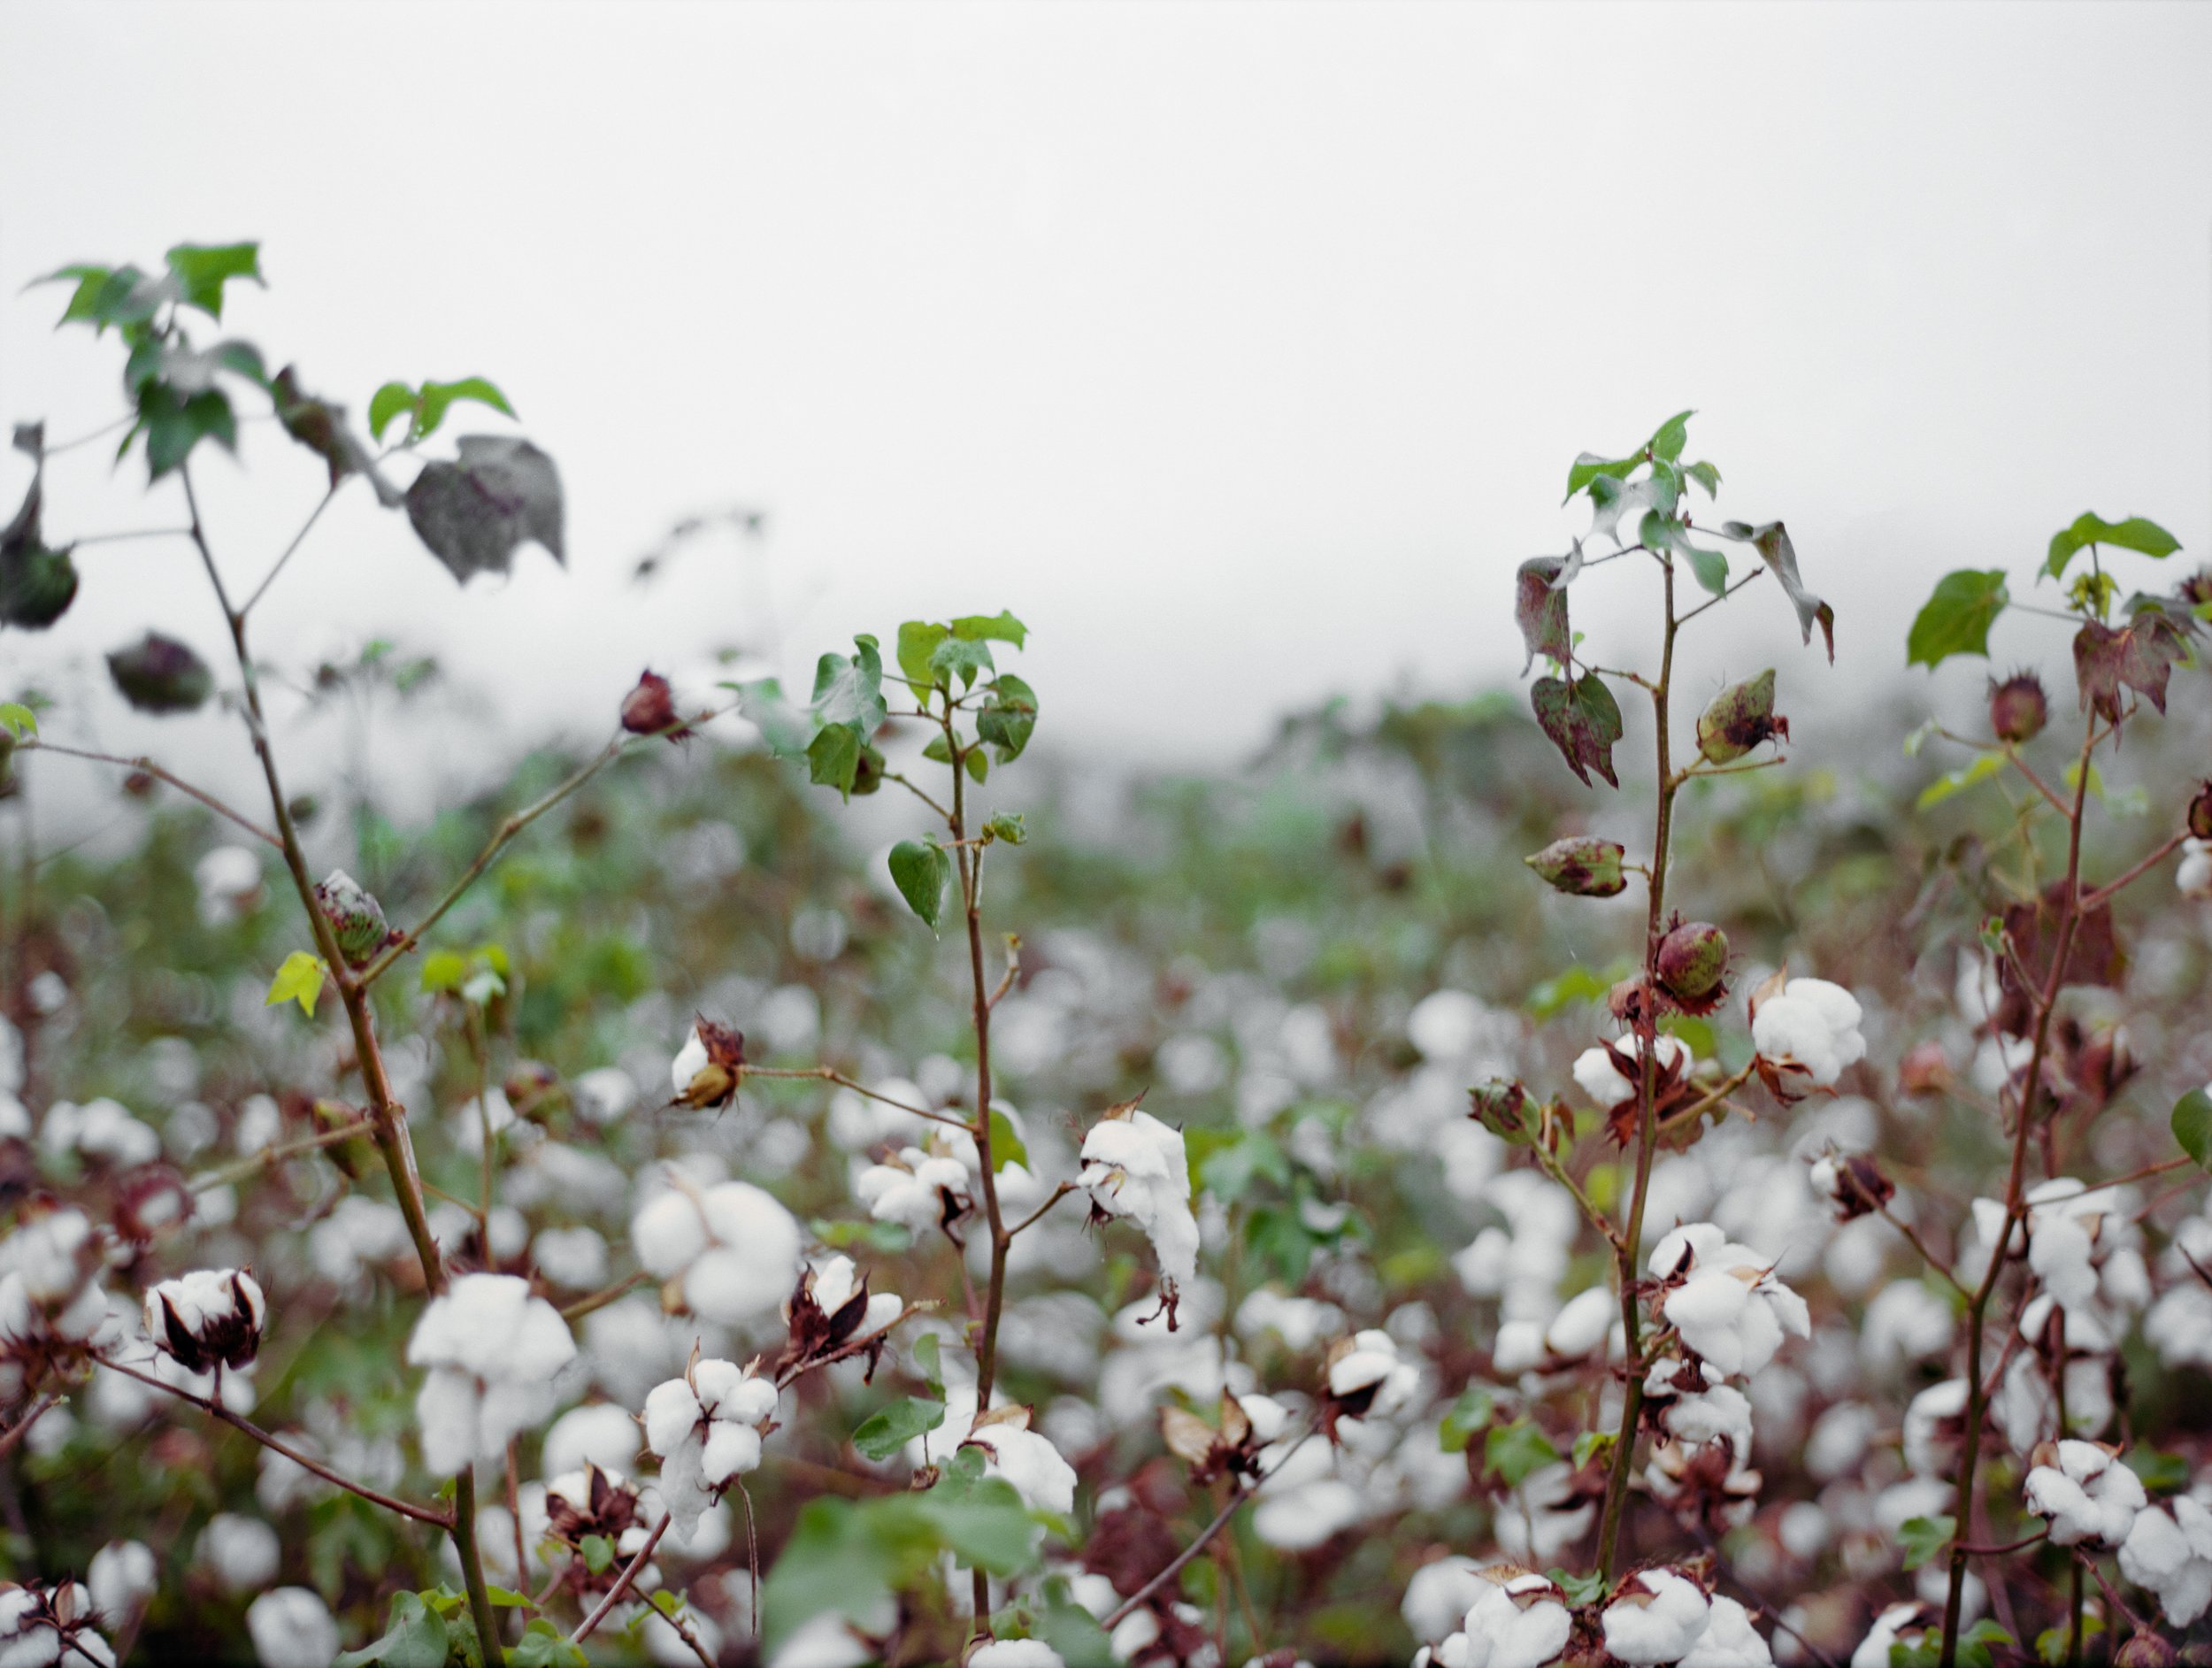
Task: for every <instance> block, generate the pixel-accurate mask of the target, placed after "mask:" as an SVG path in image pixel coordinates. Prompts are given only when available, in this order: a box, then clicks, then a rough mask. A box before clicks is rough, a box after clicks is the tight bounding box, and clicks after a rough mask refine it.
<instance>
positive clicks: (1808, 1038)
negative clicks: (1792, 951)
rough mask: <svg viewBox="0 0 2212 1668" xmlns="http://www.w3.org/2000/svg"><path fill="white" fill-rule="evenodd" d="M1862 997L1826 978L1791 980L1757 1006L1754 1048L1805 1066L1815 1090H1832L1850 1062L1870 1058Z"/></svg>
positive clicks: (1779, 1058) (1778, 1058)
mask: <svg viewBox="0 0 2212 1668" xmlns="http://www.w3.org/2000/svg"><path fill="white" fill-rule="evenodd" d="M1862 1018H1864V1013H1863V1010H1862V1009H1861V1008H1860V1006H1859V1002H1858V998H1857V997H1855V996H1854V995H1852V994H1851V993H1850V992H1849V991H1847V990H1846V989H1845V988H1843V987H1842V986H1841V985H1832V984H1830V983H1829V982H1828V981H1827V980H1824V979H1793V980H1790V981H1789V982H1788V983H1787V984H1786V985H1784V986H1783V987H1782V988H1781V990H1780V991H1779V992H1778V993H1777V994H1776V995H1771V996H1769V997H1768V998H1767V999H1766V1000H1765V1001H1764V1002H1763V1003H1760V1004H1759V1011H1758V1013H1757V1015H1756V1016H1755V1018H1753V1019H1752V1022H1751V1042H1752V1046H1753V1047H1755V1049H1758V1051H1759V1053H1760V1054H1761V1056H1762V1057H1764V1058H1766V1059H1769V1060H1772V1061H1775V1062H1777V1063H1778V1064H1779V1063H1790V1064H1794V1065H1799V1066H1801V1067H1802V1068H1803V1069H1804V1071H1805V1072H1806V1073H1807V1074H1808V1075H1809V1076H1810V1077H1811V1079H1812V1081H1813V1087H1814V1088H1834V1087H1835V1085H1836V1080H1837V1079H1838V1078H1839V1077H1841V1076H1842V1075H1843V1072H1844V1069H1845V1068H1846V1067H1847V1066H1850V1065H1856V1064H1857V1063H1858V1062H1859V1061H1861V1060H1863V1059H1864V1058H1865V1057H1866V1039H1865V1038H1864V1037H1863V1036H1862V1035H1861V1034H1859V1023H1860V1021H1861V1019H1862Z"/></svg>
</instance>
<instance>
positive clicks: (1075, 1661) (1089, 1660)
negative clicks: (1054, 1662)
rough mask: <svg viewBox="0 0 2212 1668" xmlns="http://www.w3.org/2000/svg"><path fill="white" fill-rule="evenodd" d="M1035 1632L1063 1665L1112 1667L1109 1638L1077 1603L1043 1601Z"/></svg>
mask: <svg viewBox="0 0 2212 1668" xmlns="http://www.w3.org/2000/svg"><path fill="white" fill-rule="evenodd" d="M1036 1633H1037V1637H1038V1638H1040V1639H1041V1640H1043V1641H1045V1643H1046V1644H1048V1645H1049V1646H1051V1647H1052V1649H1054V1650H1056V1651H1057V1652H1058V1653H1059V1656H1060V1660H1061V1661H1062V1662H1063V1663H1064V1664H1067V1668H1114V1664H1115V1661H1116V1660H1117V1659H1116V1657H1115V1656H1114V1642H1113V1640H1112V1638H1111V1637H1110V1635H1109V1634H1108V1633H1107V1632H1106V1630H1105V1629H1104V1628H1103V1627H1101V1626H1099V1625H1098V1618H1096V1617H1095V1616H1094V1615H1092V1614H1091V1613H1090V1611H1088V1610H1085V1609H1084V1608H1083V1607H1082V1606H1081V1605H1080V1604H1071V1603H1065V1602H1061V1603H1052V1604H1048V1605H1047V1607H1046V1609H1045V1613H1044V1614H1043V1615H1042V1616H1041V1617H1040V1618H1038V1620H1037V1627H1036Z"/></svg>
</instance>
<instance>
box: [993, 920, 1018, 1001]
mask: <svg viewBox="0 0 2212 1668" xmlns="http://www.w3.org/2000/svg"><path fill="white" fill-rule="evenodd" d="M1021 973H1022V935H1021V934H1019V933H1009V934H1006V971H1005V972H1003V973H1002V974H1001V975H1000V977H999V981H998V988H996V989H995V990H994V991H992V992H991V1000H990V1003H989V1005H990V1006H991V1007H994V1008H995V1007H997V1006H998V1005H999V1003H1000V1002H1001V1001H1002V999H1003V998H1004V996H1005V995H1006V993H1007V992H1008V991H1010V990H1011V989H1012V988H1014V981H1015V980H1018V979H1019V978H1020V977H1021Z"/></svg>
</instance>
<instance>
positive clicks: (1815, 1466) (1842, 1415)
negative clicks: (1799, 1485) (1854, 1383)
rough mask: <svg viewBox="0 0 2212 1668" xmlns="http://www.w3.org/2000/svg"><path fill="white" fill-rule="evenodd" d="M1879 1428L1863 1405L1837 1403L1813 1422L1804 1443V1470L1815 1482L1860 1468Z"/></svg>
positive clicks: (1824, 1480)
mask: <svg viewBox="0 0 2212 1668" xmlns="http://www.w3.org/2000/svg"><path fill="white" fill-rule="evenodd" d="M1879 1427H1880V1421H1879V1420H1878V1418H1876V1417H1875V1414H1874V1410H1873V1409H1871V1408H1870V1407H1868V1406H1867V1405H1866V1404H1865V1403H1863V1402H1839V1403H1837V1404H1836V1405H1835V1406H1833V1407H1832V1408H1830V1409H1828V1410H1826V1411H1825V1412H1824V1413H1823V1414H1822V1415H1821V1416H1820V1417H1819V1418H1817V1419H1816V1420H1814V1421H1813V1428H1812V1433H1811V1434H1810V1435H1809V1436H1808V1437H1807V1438H1806V1440H1805V1449H1804V1454H1803V1459H1804V1462H1805V1470H1806V1472H1807V1473H1808V1474H1809V1475H1810V1476H1811V1477H1812V1479H1813V1480H1814V1481H1816V1482H1832V1481H1833V1480H1835V1479H1837V1478H1839V1477H1842V1476H1847V1475H1848V1474H1850V1473H1851V1472H1855V1471H1857V1470H1858V1468H1859V1461H1860V1460H1861V1459H1862V1458H1863V1457H1865V1454H1866V1450H1867V1449H1869V1448H1870V1447H1871V1446H1872V1445H1873V1442H1874V1433H1875V1432H1876V1431H1877V1430H1878V1428H1879Z"/></svg>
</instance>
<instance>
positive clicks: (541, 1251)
mask: <svg viewBox="0 0 2212 1668" xmlns="http://www.w3.org/2000/svg"><path fill="white" fill-rule="evenodd" d="M530 1260H531V1262H532V1263H533V1264H534V1265H535V1266H536V1268H537V1271H538V1272H539V1273H541V1274H542V1275H544V1276H545V1278H546V1279H547V1280H550V1281H551V1282H552V1283H553V1284H554V1285H556V1286H565V1287H566V1288H568V1289H569V1290H571V1291H588V1290H590V1289H592V1288H595V1287H599V1286H603V1285H605V1284H606V1280H607V1241H605V1240H604V1239H603V1238H601V1237H600V1234H599V1231H598V1230H597V1229H596V1228H590V1227H572V1228H545V1229H541V1231H540V1232H539V1234H538V1237H537V1238H536V1239H535V1240H534V1241H531V1244H530Z"/></svg>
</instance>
